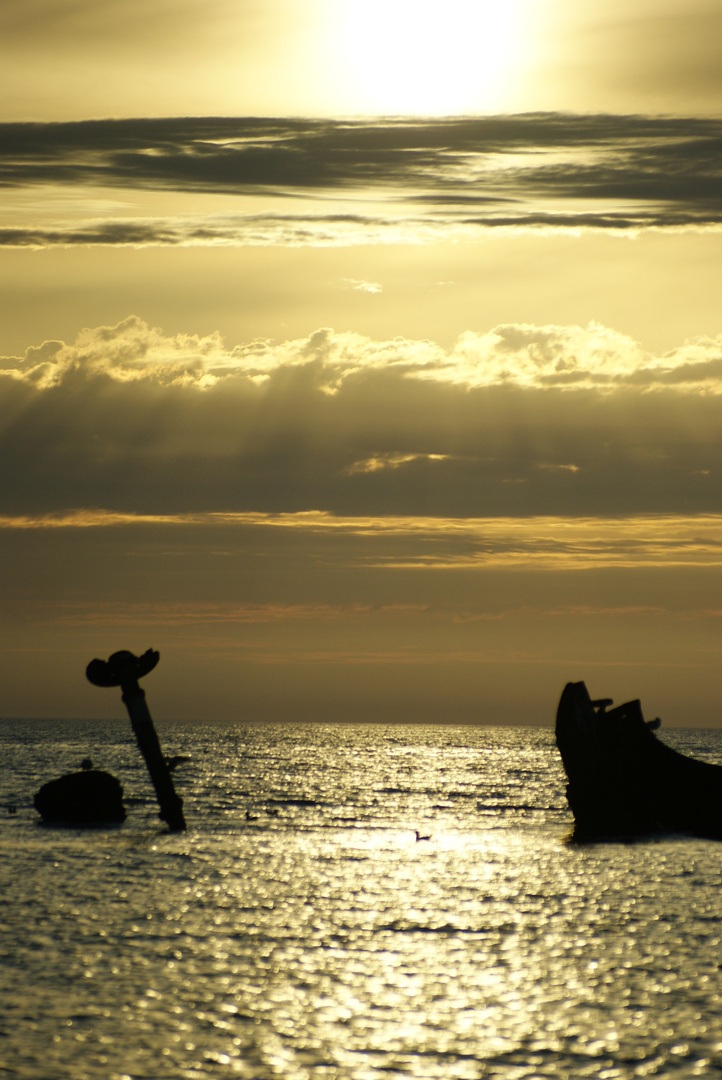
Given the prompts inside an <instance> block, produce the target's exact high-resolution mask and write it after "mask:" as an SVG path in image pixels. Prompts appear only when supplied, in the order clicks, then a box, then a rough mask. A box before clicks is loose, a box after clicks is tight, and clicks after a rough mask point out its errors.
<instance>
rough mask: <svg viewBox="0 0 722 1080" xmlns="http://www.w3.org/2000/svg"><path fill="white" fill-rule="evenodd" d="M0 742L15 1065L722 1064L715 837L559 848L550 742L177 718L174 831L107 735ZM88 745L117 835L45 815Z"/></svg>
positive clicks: (45, 1069)
mask: <svg viewBox="0 0 722 1080" xmlns="http://www.w3.org/2000/svg"><path fill="white" fill-rule="evenodd" d="M0 728H2V731H1V732H0V737H1V738H2V740H3V746H2V749H3V751H4V756H3V760H5V761H6V762H8V767H7V768H6V769H5V770H4V771H3V775H2V794H1V798H2V801H3V802H4V803H5V802H8V801H11V800H14V801H15V802H16V803H17V805H18V814H17V815H16V816H14V817H9V816H8V817H5V818H2V819H0V860H1V862H0V865H1V867H2V871H1V873H2V884H3V889H2V894H1V895H2V899H1V900H0V903H1V904H2V913H3V925H4V930H3V939H4V940H3V952H4V954H5V955H6V957H7V962H6V964H5V966H4V967H3V972H2V975H1V976H0V979H2V989H3V1000H4V1002H5V1005H4V1012H5V1023H4V1028H3V1032H2V1038H1V1040H0V1061H2V1063H3V1065H4V1067H5V1070H6V1073H7V1074H9V1075H10V1076H14V1077H23V1078H29V1080H40V1078H41V1077H43V1078H46V1077H49V1076H52V1077H53V1078H59V1080H64V1078H66V1077H68V1078H69V1077H73V1078H74V1080H86V1078H87V1080H99V1078H101V1077H102V1078H103V1080H119V1078H120V1077H124V1076H127V1077H132V1078H133V1080H135V1078H141V1077H142V1078H146V1077H147V1078H153V1080H164V1078H168V1080H180V1078H200V1077H203V1078H206V1077H212V1078H225V1077H241V1078H247V1080H272V1078H284V1080H342V1078H343V1080H345V1078H349V1080H376V1078H379V1080H380V1078H381V1077H384V1078H387V1080H389V1078H391V1080H393V1078H396V1077H398V1078H402V1077H403V1078H408V1077H424V1078H429V1080H431V1078H436V1077H438V1078H443V1080H457V1078H458V1080H466V1078H486V1077H489V1078H496V1077H499V1078H504V1080H517V1078H527V1077H528V1078H532V1077H542V1076H555V1077H559V1076H575V1077H577V1076H579V1077H594V1078H598V1077H600V1078H601V1077H609V1078H616V1077H620V1078H625V1080H626V1078H631V1077H638V1076H639V1077H642V1076H662V1075H664V1076H678V1077H692V1076H697V1075H699V1076H713V1075H722V1059H721V1058H720V1053H721V1051H720V1047H719V1043H718V1039H719V1036H718V1034H717V1032H718V1031H719V1030H722V1023H721V1021H722V979H721V977H720V966H719V954H720V937H721V936H722V930H721V928H722V920H721V915H722V912H721V911H720V901H719V895H720V888H719V887H720V884H722V864H721V863H720V851H722V849H721V848H720V847H719V845H716V844H714V843H712V842H703V841H692V840H681V839H670V840H665V841H659V842H655V843H649V844H637V845H629V844H627V845H625V844H619V845H614V844H600V845H596V846H591V845H590V846H587V847H571V846H568V845H566V844H565V843H564V842H563V839H564V836H565V834H566V833H567V832H568V831H569V828H570V825H571V819H570V816H569V814H568V811H567V809H566V804H565V800H564V782H565V781H564V776H563V773H562V771H561V767H560V765H559V761H558V755H557V753H556V750H555V748H554V745H553V739H552V735H551V732H549V731H533V730H520V729H516V730H513V731H509V730H508V729H495V728H463V729H462V728H442V727H438V728H429V727H424V728H402V727H391V728H390V727H369V728H360V727H350V728H344V727H342V726H340V725H337V726H328V727H320V726H319V727H311V726H308V727H307V726H303V727H292V726H289V727H286V728H284V727H281V726H279V727H262V728H240V727H238V728H233V727H225V728H222V727H213V726H210V725H205V726H203V725H199V726H197V727H192V726H189V725H177V726H174V727H173V726H169V727H167V728H165V729H164V730H163V732H162V735H161V737H162V738H163V740H164V746H165V747H166V748H167V750H168V752H173V753H175V752H180V753H184V754H188V755H189V756H190V758H191V761H190V762H188V763H187V764H186V765H184V766H182V767H181V768H179V770H178V772H177V773H176V780H177V786H178V788H179V791H180V792H181V794H182V795H183V798H184V800H185V808H186V815H187V818H188V821H189V823H190V824H191V828H190V829H189V831H188V833H186V834H181V835H178V834H176V835H168V834H164V833H161V832H159V831H158V829H157V828H156V820H157V819H156V817H155V814H156V808H155V806H154V803H153V799H152V797H151V792H150V790H149V787H148V783H147V779H146V777H145V775H144V773H143V770H142V769H141V768H140V764H139V762H138V761H137V760H136V758H137V757H138V755H137V751H135V750H134V747H133V746H132V744H131V743H130V742H129V740H128V738H127V734H128V733H127V732H126V731H124V730H123V728H122V725H118V726H117V727H114V726H113V725H104V726H103V727H102V729H99V728H98V726H93V727H91V726H89V725H86V726H84V725H76V726H73V725H69V724H62V725H61V724H55V725H53V724H49V723H48V724H44V725H43V724H38V725H35V726H32V725H27V724H26V725H25V726H24V727H23V728H22V730H21V729H20V728H18V727H17V726H13V725H12V724H8V723H7V722H5V723H4V724H3V725H0ZM689 738H692V736H689ZM694 738H696V739H697V740H699V739H702V741H704V739H707V740H708V742H709V740H710V739H711V738H713V736H712V735H707V734H704V735H701V734H700V733H695V734H694ZM717 738H718V737H717ZM88 747H92V755H93V757H94V758H95V759H96V761H97V763H98V764H99V765H102V766H103V767H108V768H110V769H111V770H112V771H113V772H115V773H116V774H117V775H118V776H119V777H120V778H121V779H122V781H123V784H124V786H125V789H126V795H127V796H128V797H129V799H128V801H129V820H128V822H127V823H126V824H125V825H124V826H123V827H121V828H117V829H114V830H101V831H97V832H96V831H93V832H86V833H83V832H80V831H77V830H57V829H47V828H43V827H39V826H37V824H36V823H35V815H34V813H33V811H32V810H31V808H30V799H29V796H30V795H31V793H32V791H33V790H35V788H36V787H37V786H38V785H39V783H41V782H43V780H45V779H47V778H48V775H53V774H56V773H58V772H60V771H63V770H64V769H65V768H73V767H75V766H76V765H77V762H78V761H79V760H80V758H82V757H83V756H85V753H86V752H87V749H88ZM708 749H709V750H710V752H719V749H720V747H719V745H718V743H715V744H714V745H713V744H712V743H709V745H708ZM5 751H6V753H5ZM50 756H51V757H52V769H51V772H50V773H49V772H48V766H47V765H46V763H45V762H46V760H47V759H48V757H50ZM246 811H250V812H251V814H252V819H251V820H248V819H247V818H246ZM414 829H419V830H420V831H421V832H422V833H423V834H428V835H429V836H430V839H429V840H424V841H417V840H416V839H415V836H414Z"/></svg>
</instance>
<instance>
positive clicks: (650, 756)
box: [556, 682, 722, 841]
mask: <svg viewBox="0 0 722 1080" xmlns="http://www.w3.org/2000/svg"><path fill="white" fill-rule="evenodd" d="M611 704H612V701H611V699H610V698H604V699H601V700H597V701H592V700H591V698H590V697H589V692H588V691H587V688H586V686H585V684H584V683H583V682H577V683H572V682H570V683H567V685H566V686H565V687H564V691H563V693H562V696H561V700H560V702H559V708H558V709H557V719H556V741H557V746H558V747H559V752H560V754H561V757H562V762H563V764H564V769H565V771H566V774H567V779H568V781H569V783H568V786H567V799H568V801H569V806H570V809H571V811H572V813H573V814H574V832H573V836H572V838H573V839H574V840H581V841H584V840H601V839H631V838H634V837H639V836H645V835H653V834H665V833H666V834H669V833H688V834H691V835H693V836H698V837H703V838H707V839H715V840H722V766H720V765H713V764H711V763H709V762H706V761H698V760H696V759H695V758H691V757H687V756H685V755H684V754H680V753H679V752H678V751H676V750H673V749H672V747H670V746H667V745H666V744H665V743H663V742H661V741H660V740H659V739H658V738H657V736H656V735H655V729H656V728H658V727H659V724H660V721H659V720H658V719H655V720H653V721H651V722H646V721H645V720H644V716H643V715H642V708H641V705H640V702H639V701H629V702H627V703H626V704H624V705H618V706H617V707H616V708H611V709H610V708H609V706H610V705H611Z"/></svg>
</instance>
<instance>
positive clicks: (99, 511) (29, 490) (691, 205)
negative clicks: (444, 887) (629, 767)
mask: <svg viewBox="0 0 722 1080" xmlns="http://www.w3.org/2000/svg"><path fill="white" fill-rule="evenodd" d="M720 41H722V0H714V2H708V0H655V2H654V3H652V2H651V0H625V2H624V3H621V0H620V2H618V0H605V2H604V3H601V2H597V0H589V2H587V3H585V4H583V5H582V4H578V3H572V2H571V0H507V3H505V4H503V5H502V4H498V3H491V2H486V0H445V2H444V3H440V2H437V0H414V2H413V3H412V2H411V0H384V2H383V3H382V2H380V0H365V2H363V3H362V2H360V0H156V2H155V3H154V4H152V5H148V4H147V3H145V2H143V3H140V2H139V0H104V3H103V4H98V3H97V2H95V0H93V2H91V0H24V2H23V3H22V4H18V3H16V2H15V0H0V188H1V192H0V305H1V306H2V319H1V320H0V462H2V469H0V575H2V578H1V580H0V648H1V649H2V663H1V664H0V715H6V716H19V717H23V716H27V717H35V716H62V717H91V718H92V717H114V716H116V715H119V713H121V712H122V706H121V704H120V700H119V694H116V693H115V692H111V691H106V690H98V689H97V688H96V687H92V686H90V684H88V683H87V682H86V680H85V675H84V672H85V667H86V665H87V663H88V661H89V660H91V659H93V658H94V657H96V656H97V657H101V658H107V656H108V655H109V654H110V653H112V652H114V651H116V650H118V649H130V650H131V651H133V652H136V653H141V652H143V651H145V650H146V649H147V648H150V647H152V648H156V649H159V650H160V653H161V662H160V664H159V666H158V668H157V669H156V670H155V671H154V672H153V673H152V675H150V676H149V677H148V679H147V680H146V690H147V693H148V699H149V703H150V705H151V710H152V711H153V713H154V715H155V716H156V718H157V719H162V718H164V717H166V718H171V719H174V718H178V719H189V720H198V721H202V720H204V719H214V720H215V719H228V720H248V721H255V720H282V721H286V720H309V721H310V720H317V721H335V720H339V721H342V720H352V721H383V722H395V721H423V722H432V723H442V722H453V723H467V722H468V723H503V724H523V723H532V724H546V725H551V724H553V721H554V714H555V710H556V705H557V702H558V699H559V695H560V694H561V690H562V689H563V687H564V684H565V683H566V682H567V681H569V680H579V679H583V680H584V681H585V682H586V683H587V686H588V687H589V690H590V692H591V694H592V696H593V697H612V698H614V699H615V700H616V701H618V702H621V701H623V700H628V699H630V698H636V697H639V698H641V700H642V706H643V709H644V711H645V714H646V715H648V716H649V717H650V718H651V717H653V716H657V715H659V716H661V717H662V720H663V724H664V725H667V726H680V725H687V726H719V725H720V723H722V710H721V709H720V703H721V702H722V664H721V663H720V661H721V660H722V576H721V575H722V434H721V433H722V314H721V313H720V303H719V296H720V269H719V268H720V264H721V256H722V185H721V182H720V181H721V177H722V159H721V156H720V147H721V146H722V81H721V80H720V79H719V70H720V45H719V42H720Z"/></svg>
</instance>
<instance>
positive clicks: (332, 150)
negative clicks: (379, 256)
mask: <svg viewBox="0 0 722 1080" xmlns="http://www.w3.org/2000/svg"><path fill="white" fill-rule="evenodd" d="M0 147H1V149H0V186H6V187H22V186H24V185H37V184H55V185H93V186H99V185H100V186H111V187H116V188H117V187H121V188H133V189H146V190H154V191H158V190H168V191H176V192H195V193H226V194H229V193H230V194H245V195H253V194H263V195H265V196H269V195H270V196H278V197H282V196H286V197H287V196H290V195H294V196H306V197H311V198H313V200H314V211H313V213H301V214H297V213H296V212H295V211H294V212H293V213H291V214H289V215H287V216H286V217H285V218H283V217H282V216H281V217H273V216H272V215H268V217H267V218H265V219H259V218H258V217H254V218H252V219H248V220H235V221H229V220H225V221H223V222H218V221H215V222H209V223H207V225H204V223H203V222H202V221H197V222H185V223H184V224H179V223H178V222H176V223H168V222H158V221H144V222H142V223H141V222H136V221H122V222H118V221H113V222H104V223H102V225H98V224H97V223H96V224H91V225H88V224H84V225H83V226H82V227H80V228H77V229H69V228H65V229H60V230H58V229H55V228H43V229H37V228H31V227H26V226H19V227H17V228H12V229H9V228H6V229H5V230H4V231H3V234H2V237H1V238H0V241H1V242H2V243H4V244H6V245H17V246H26V245H45V244H57V243H65V244H75V243H86V244H93V243H107V244H124V243H135V244H145V243H170V244H174V243H193V242H196V243H202V242H209V243H212V242H218V241H220V242H231V243H239V242H240V243H246V242H252V240H249V236H250V234H251V232H252V230H253V229H254V228H255V229H256V231H257V232H258V233H263V231H264V229H265V230H270V233H269V235H270V234H272V233H273V229H274V228H275V230H276V234H277V235H276V240H273V241H271V242H289V238H292V236H293V234H294V231H295V235H296V240H297V242H313V238H314V237H315V236H316V232H317V230H318V229H319V228H323V227H325V228H327V230H328V231H329V232H331V233H333V231H334V229H335V228H336V226H337V225H338V223H339V219H338V218H337V217H334V216H333V215H330V214H326V213H324V210H323V200H324V198H327V197H329V196H333V195H338V194H339V193H344V194H345V196H346V197H349V196H353V197H354V198H357V199H361V198H363V196H364V194H366V193H368V192H369V190H373V191H374V192H375V193H376V198H377V200H378V195H379V193H382V194H384V195H385V196H386V198H387V199H388V201H389V202H393V203H394V205H395V206H396V207H397V208H398V205H399V203H400V201H402V200H403V201H408V202H410V204H411V206H412V211H411V212H410V214H408V215H407V217H408V227H409V228H414V227H417V226H418V224H419V223H418V221H417V220H416V219H417V217H420V218H421V219H422V221H423V223H424V224H426V225H427V226H428V227H430V228H432V229H436V230H440V229H448V228H453V227H460V228H467V229H479V228H485V227H487V228H488V227H500V226H501V227H532V228H551V227H558V228H586V227H597V228H603V229H622V230H628V229H638V228H645V227H650V226H655V227H677V228H680V227H681V228H689V227H705V226H710V225H712V226H716V225H719V223H720V221H721V220H722V195H721V190H722V184H721V181H722V154H721V151H722V120H719V119H715V118H687V119H685V118H673V117H644V116H605V115H598V116H594V115H587V116H576V115H572V114H536V115H522V116H499V117H480V118H459V119H449V120H443V121H441V120H426V121H423V120H414V121H408V120H388V121H379V120H370V121H356V122H353V121H330V120H329V121H324V120H312V119H309V120H300V119H299V120H288V119H273V118H269V119H253V118H240V119H234V118H189V119H173V120H170V119H155V120H153V119H148V120H107V121H82V122H78V123H57V124H31V123H22V124H3V125H0ZM377 205H378V204H377ZM413 208H415V209H413ZM354 220H358V223H359V227H360V228H361V227H363V226H366V225H371V226H375V227H377V228H378V229H381V230H383V229H385V228H390V227H391V225H392V224H395V225H397V226H398V222H399V217H398V210H397V213H396V214H395V215H394V217H393V222H392V221H391V220H390V219H384V218H383V216H382V217H378V218H376V219H373V218H370V217H366V216H365V215H361V216H360V217H358V218H357V219H355V218H354V216H353V215H349V222H350V223H351V224H353V222H354ZM279 223H280V224H279ZM282 225H283V227H281V226H282ZM290 242H293V241H292V239H291V240H290Z"/></svg>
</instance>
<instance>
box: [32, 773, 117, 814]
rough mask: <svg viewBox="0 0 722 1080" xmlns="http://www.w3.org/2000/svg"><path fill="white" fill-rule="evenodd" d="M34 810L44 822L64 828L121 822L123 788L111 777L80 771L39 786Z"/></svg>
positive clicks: (106, 774) (107, 774) (105, 774)
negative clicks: (66, 826) (63, 826)
mask: <svg viewBox="0 0 722 1080" xmlns="http://www.w3.org/2000/svg"><path fill="white" fill-rule="evenodd" d="M34 802H35V809H36V810H37V811H38V812H39V813H40V814H41V815H42V818H43V820H44V821H47V822H52V823H57V824H64V825H105V824H107V823H109V822H120V821H125V807H124V806H123V788H122V786H121V783H120V781H119V780H118V779H116V777H115V776H111V774H110V773H107V772H102V770H100V769H88V768H84V769H83V770H82V771H81V772H75V773H68V774H67V775H66V776H61V777H59V778H58V779H57V780H50V781H49V783H47V784H43V786H42V787H41V788H40V790H39V791H38V792H37V793H36V795H35V799H34Z"/></svg>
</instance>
